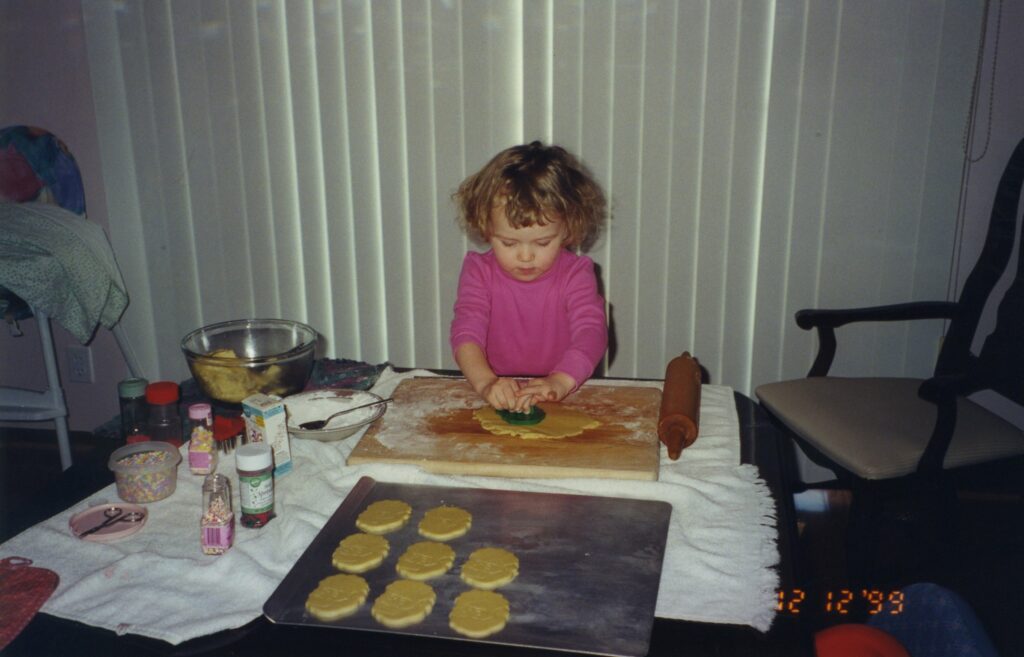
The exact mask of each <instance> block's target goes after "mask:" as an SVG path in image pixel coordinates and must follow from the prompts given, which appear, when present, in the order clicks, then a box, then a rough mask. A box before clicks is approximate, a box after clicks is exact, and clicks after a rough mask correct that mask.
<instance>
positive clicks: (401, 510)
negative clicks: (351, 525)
mask: <svg viewBox="0 0 1024 657" xmlns="http://www.w3.org/2000/svg"><path fill="white" fill-rule="evenodd" d="M411 515H412V507H411V506H409V505H408V504H406V503H405V502H402V501H401V500H380V501H377V502H374V503H373V504H371V505H370V506H368V507H366V509H365V510H364V511H363V512H362V513H360V514H359V517H358V518H356V527H358V528H359V529H362V530H363V531H364V532H369V533H371V534H387V533H388V532H391V531H394V530H396V529H398V528H399V527H401V526H402V525H404V524H405V521H406V520H408V519H409V516H411Z"/></svg>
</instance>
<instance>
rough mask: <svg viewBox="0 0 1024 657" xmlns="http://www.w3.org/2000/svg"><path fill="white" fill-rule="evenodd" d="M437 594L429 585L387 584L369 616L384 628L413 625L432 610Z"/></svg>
mask: <svg viewBox="0 0 1024 657" xmlns="http://www.w3.org/2000/svg"><path fill="white" fill-rule="evenodd" d="M435 600H437V594H436V593H434V589H433V588H431V587H430V585H429V584H424V583H423V582H414V581H412V580H408V579H400V580H398V581H397V582H391V583H390V584H388V586H387V588H386V589H384V592H383V593H381V594H380V596H379V597H378V598H377V600H376V601H374V603H373V608H372V609H371V610H370V614H371V615H372V616H373V617H374V618H375V619H377V622H378V623H380V624H381V625H384V626H386V627H393V628H402V627H409V626H410V625H415V624H416V623H418V622H420V621H421V620H423V619H424V618H426V617H427V614H429V613H430V610H431V609H433V608H434V601H435Z"/></svg>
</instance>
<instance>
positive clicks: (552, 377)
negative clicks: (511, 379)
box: [514, 372, 576, 411]
mask: <svg viewBox="0 0 1024 657" xmlns="http://www.w3.org/2000/svg"><path fill="white" fill-rule="evenodd" d="M575 387H576V381H575V380H573V378H572V377H571V376H569V375H568V374H565V373H563V372H552V373H551V374H549V375H547V376H546V377H544V378H543V379H530V380H529V381H527V382H526V383H525V384H524V385H522V386H520V387H519V392H518V397H519V399H518V401H517V403H516V407H515V409H514V410H517V411H528V410H529V409H530V407H531V406H534V405H535V404H537V402H542V401H554V402H557V401H562V400H563V399H565V398H566V396H568V394H569V393H570V392H572V389H573V388H575Z"/></svg>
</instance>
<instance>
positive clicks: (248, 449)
mask: <svg viewBox="0 0 1024 657" xmlns="http://www.w3.org/2000/svg"><path fill="white" fill-rule="evenodd" d="M235 467H236V468H237V469H238V498H239V506H240V507H241V508H242V517H241V519H240V522H241V524H242V526H243V527H262V526H263V525H265V524H267V523H268V522H270V520H271V518H273V517H274V453H273V451H272V449H271V447H270V445H268V444H267V443H249V444H248V445H242V446H241V447H239V448H238V449H237V450H236V451H235Z"/></svg>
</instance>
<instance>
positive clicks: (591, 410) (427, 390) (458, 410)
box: [348, 377, 661, 481]
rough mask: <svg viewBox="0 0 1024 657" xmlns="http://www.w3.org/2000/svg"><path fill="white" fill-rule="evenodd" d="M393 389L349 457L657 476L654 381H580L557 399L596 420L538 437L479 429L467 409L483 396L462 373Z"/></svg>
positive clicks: (513, 470)
mask: <svg viewBox="0 0 1024 657" xmlns="http://www.w3.org/2000/svg"><path fill="white" fill-rule="evenodd" d="M392 396H393V397H394V401H393V402H392V403H391V404H390V406H389V408H388V410H387V412H386V413H385V414H384V417H382V418H381V419H380V420H378V421H377V422H376V423H375V424H374V425H373V426H371V427H370V429H369V430H367V432H366V434H365V435H364V436H363V438H362V439H361V440H360V441H359V444H358V445H356V447H355V449H353V450H352V453H351V454H350V455H349V458H348V463H349V464H351V465H356V464H361V463H411V464H414V465H418V466H420V467H421V468H423V469H424V470H427V471H428V472H435V473H439V474H471V475H490V476H500V477H598V478H606V479H641V480H647V481H653V480H656V479H657V478H658V457H659V443H658V430H657V423H658V413H659V409H660V405H661V391H660V390H658V389H657V388H642V387H629V386H603V385H600V386H599V385H584V386H583V387H582V388H580V389H579V390H577V391H576V392H575V393H574V394H572V395H570V396H569V397H568V398H567V399H566V400H565V401H563V402H561V403H562V404H565V405H567V406H571V407H572V408H575V409H576V410H579V411H582V412H583V413H586V414H587V415H589V416H591V417H593V418H594V419H595V420H598V421H599V422H601V425H600V426H598V427H597V428H595V429H588V430H586V431H584V432H583V433H582V434H580V435H578V436H572V437H569V438H560V439H542V440H523V439H522V438H518V437H514V436H496V435H494V434H492V433H490V432H489V431H487V430H485V429H484V428H482V427H481V426H480V423H479V422H478V421H477V420H476V418H474V417H473V411H474V410H476V409H478V408H480V407H482V406H483V405H484V402H483V400H482V399H480V397H479V396H478V395H477V394H476V393H475V392H473V389H472V388H471V387H470V386H469V384H468V383H467V382H466V380H465V379H453V378H444V377H423V378H412V379H406V380H405V381H402V382H401V383H400V384H399V385H398V387H397V388H396V389H395V392H394V394H393V395H392ZM545 406H547V404H541V407H542V408H543V407H545Z"/></svg>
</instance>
